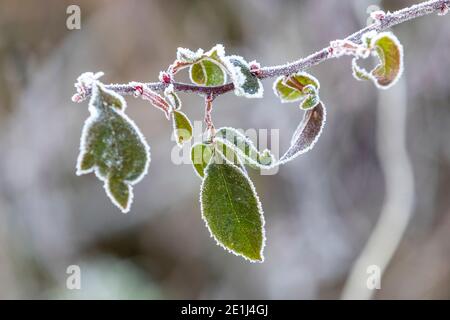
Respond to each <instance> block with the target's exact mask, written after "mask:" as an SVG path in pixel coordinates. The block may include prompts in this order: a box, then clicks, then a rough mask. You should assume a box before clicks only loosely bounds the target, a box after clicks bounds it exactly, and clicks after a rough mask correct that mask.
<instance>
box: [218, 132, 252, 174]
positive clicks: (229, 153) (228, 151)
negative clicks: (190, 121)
mask: <svg viewBox="0 0 450 320" xmlns="http://www.w3.org/2000/svg"><path fill="white" fill-rule="evenodd" d="M214 144H215V145H216V148H215V151H216V152H219V153H220V155H221V156H222V157H223V158H224V159H226V160H227V161H228V162H229V163H231V164H234V165H235V166H237V167H239V169H241V170H242V171H243V172H244V173H247V171H246V170H245V167H244V164H243V163H242V160H241V158H240V157H239V156H238V154H237V153H236V152H235V151H234V149H233V148H231V147H230V146H228V145H227V144H225V143H223V142H222V141H221V140H220V139H217V140H215V141H214Z"/></svg>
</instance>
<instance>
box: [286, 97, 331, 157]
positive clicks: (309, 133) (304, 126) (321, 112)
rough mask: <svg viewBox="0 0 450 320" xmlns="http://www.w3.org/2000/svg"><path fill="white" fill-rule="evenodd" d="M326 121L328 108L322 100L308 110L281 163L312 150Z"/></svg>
mask: <svg viewBox="0 0 450 320" xmlns="http://www.w3.org/2000/svg"><path fill="white" fill-rule="evenodd" d="M325 121H326V109H325V106H324V105H323V103H322V102H320V103H319V104H318V105H317V106H316V107H315V108H314V109H310V110H308V111H306V112H305V115H304V116H303V120H302V121H301V122H300V124H299V126H298V127H297V129H296V130H295V132H294V134H293V135H292V139H291V145H290V147H289V149H288V150H287V151H286V153H285V154H284V155H283V156H282V157H281V158H280V161H279V163H280V164H284V163H286V162H289V161H291V160H293V159H294V158H296V157H298V156H299V155H301V154H304V153H306V152H308V151H309V150H311V149H312V148H313V147H314V145H315V143H316V142H317V140H318V139H319V137H320V135H321V134H322V131H323V127H324V125H325Z"/></svg>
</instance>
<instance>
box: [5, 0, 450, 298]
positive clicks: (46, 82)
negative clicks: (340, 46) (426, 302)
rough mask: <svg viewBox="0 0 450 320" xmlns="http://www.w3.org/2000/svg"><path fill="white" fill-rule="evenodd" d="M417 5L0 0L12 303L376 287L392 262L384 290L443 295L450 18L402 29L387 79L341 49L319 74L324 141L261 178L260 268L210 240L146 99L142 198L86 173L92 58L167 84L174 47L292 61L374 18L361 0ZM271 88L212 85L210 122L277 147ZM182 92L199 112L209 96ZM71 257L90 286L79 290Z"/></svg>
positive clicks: (353, 293)
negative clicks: (216, 93) (368, 73)
mask: <svg viewBox="0 0 450 320" xmlns="http://www.w3.org/2000/svg"><path fill="white" fill-rule="evenodd" d="M417 2H418V1H409V0H408V1H407V0H395V1H382V2H377V1H376V0H374V1H366V0H357V1H356V0H354V1H350V0H345V1H334V0H320V1H312V0H305V1H293V0H292V1H279V0H246V1H238V0H216V1H206V0H202V1H200V0H194V1H181V0H180V1H174V0H171V1H156V0H154V1H137V0H135V1H95V2H94V1H71V2H67V1H59V0H46V1H31V0H28V1H13V0H1V1H0V298H3V299H11V298H25V299H29V298H43V299H55V298H57V299H60V298H63V299H65V298H68V299H71V298H125V299H128V298H146V299H201V298H204V299H220V298H223V299H339V298H346V297H354V298H367V297H368V293H367V291H368V290H367V289H365V285H366V279H367V276H368V275H367V274H366V268H367V266H368V265H372V264H375V265H380V266H381V267H383V266H384V265H387V268H386V271H385V273H384V276H383V279H382V281H381V290H376V292H371V293H369V295H370V294H373V297H374V298H375V299H400V298H406V299H410V298H419V299H433V298H434V299H448V298H450V197H449V191H450V139H449V137H450V59H449V52H450V18H449V16H446V17H438V16H436V15H431V16H427V17H424V18H420V19H417V20H415V21H413V22H409V23H405V24H402V25H400V26H398V27H395V28H394V31H395V33H396V35H397V36H398V37H399V38H400V40H401V42H402V43H403V44H404V47H405V51H406V57H405V65H406V70H405V74H404V77H403V80H402V81H401V82H399V84H398V85H397V86H396V87H395V88H393V89H391V90H388V91H384V92H380V91H378V90H376V89H375V87H374V86H373V85H371V84H370V83H362V82H357V81H355V80H354V79H353V78H352V75H351V70H350V62H351V59H350V58H348V57H344V58H342V59H340V60H334V61H328V62H326V63H323V64H321V65H320V66H317V67H314V68H313V69H312V70H310V71H311V72H312V73H313V74H314V75H315V76H317V77H318V78H319V79H320V80H321V84H322V86H321V87H322V89H321V96H322V99H323V100H324V101H325V103H326V105H327V107H328V125H327V127H326V128H325V131H324V133H323V135H322V137H321V139H320V141H319V143H318V144H317V146H316V147H315V149H314V150H313V151H312V152H310V153H308V154H306V155H304V156H302V157H300V158H298V159H297V160H296V161H294V162H292V163H290V164H289V165H287V166H284V167H282V168H281V169H280V171H279V172H278V174H276V175H274V176H263V175H260V174H258V173H257V172H256V173H255V172H253V173H252V174H251V175H252V179H253V181H254V182H255V186H256V189H257V190H258V193H259V195H260V197H261V199H262V203H263V206H264V209H265V217H266V231H267V233H266V234H267V238H268V240H267V246H266V249H265V256H266V261H265V262H264V263H263V264H249V263H247V262H245V261H244V260H243V259H241V258H239V257H236V256H233V255H230V254H228V253H227V252H225V251H224V250H223V249H221V248H220V247H218V246H216V244H215V242H214V241H213V239H211V238H210V236H209V233H208V231H207V229H206V228H205V225H204V222H203V221H202V219H201V217H200V206H199V201H198V194H199V186H200V180H199V179H198V178H197V177H196V176H195V174H194V172H193V170H192V168H191V167H190V166H189V165H179V166H177V165H174V164H173V163H172V162H171V152H172V151H173V147H174V142H173V140H171V139H170V136H171V126H170V123H168V122H167V121H166V120H165V118H164V117H163V115H162V114H161V113H160V111H158V110H156V109H154V108H152V107H151V106H150V105H149V104H147V103H146V102H144V101H141V100H138V99H134V98H132V97H127V101H128V102H129V109H128V114H129V115H130V117H131V118H133V119H135V121H136V123H137V124H138V126H139V127H140V128H141V130H142V131H143V133H144V135H145V136H146V138H147V141H148V142H149V144H150V145H151V148H152V163H151V166H150V170H149V173H148V175H147V176H146V177H145V179H144V180H143V181H142V182H140V183H139V184H138V185H137V186H136V187H135V201H134V203H133V207H132V210H131V212H130V213H128V214H126V215H124V214H122V213H121V212H120V211H119V210H118V209H117V208H115V207H114V206H113V205H112V204H111V203H110V201H109V200H108V199H107V197H106V195H105V193H104V190H103V187H102V184H101V182H99V181H98V180H97V179H96V177H95V176H94V175H88V176H83V177H77V176H76V175H75V163H76V158H77V154H78V147H79V137H80V133H81V128H82V125H83V122H84V120H85V119H86V118H87V117H88V111H87V105H86V103H83V104H74V103H72V102H71V101H70V97H71V95H72V94H73V93H74V87H73V83H74V81H75V79H76V78H77V76H78V75H79V74H81V73H82V72H85V71H99V70H102V71H104V72H105V76H104V77H103V81H104V82H107V83H110V82H122V83H126V82H128V81H131V80H136V81H155V80H156V79H157V75H158V72H159V71H160V70H163V69H165V68H166V67H167V66H168V65H169V64H170V63H171V62H172V61H173V59H174V58H175V52H176V48H177V47H179V46H182V47H187V48H192V49H196V48H198V47H202V48H205V49H209V48H210V47H212V46H213V45H214V44H216V43H222V44H224V45H225V47H226V50H227V53H229V54H240V55H242V56H244V57H245V58H246V59H247V60H253V59H257V60H258V61H259V62H260V63H261V64H262V65H272V64H279V63H284V62H286V61H292V60H295V59H296V58H298V57H301V56H305V55H307V54H309V53H311V52H314V51H315V50H318V49H320V48H322V47H324V46H326V45H327V44H328V42H329V41H330V40H333V39H340V38H343V37H345V36H347V35H348V34H350V33H352V32H353V31H356V30H358V29H360V28H362V27H363V26H365V25H366V20H367V14H366V9H367V7H368V6H369V5H373V4H376V5H379V6H380V7H382V8H384V9H385V10H391V11H392V10H396V9H399V8H401V7H404V6H408V5H412V4H414V3H417ZM70 4H77V5H79V6H80V8H81V30H68V29H67V28H66V19H67V14H66V8H67V6H68V5H70ZM264 83H265V87H266V93H265V97H264V99H260V100H249V99H243V98H238V97H235V96H234V95H232V94H228V95H225V96H222V97H220V98H219V99H217V101H216V104H215V108H214V119H215V123H216V125H217V126H223V125H227V126H234V127H237V128H243V129H247V128H261V129H270V128H274V129H280V143H281V148H282V149H285V148H286V147H288V144H289V140H290V135H291V134H292V132H293V130H294V129H295V127H296V126H297V124H298V122H299V121H300V119H301V117H302V112H301V111H300V110H298V108H297V107H296V106H295V104H292V105H286V104H283V105H282V104H281V103H279V101H278V100H277V98H276V97H275V96H274V95H273V94H272V91H271V82H270V81H265V82H264ZM181 96H182V99H183V101H184V111H185V112H186V113H188V114H189V116H190V117H191V119H198V120H200V119H201V118H202V115H203V102H202V100H201V98H199V97H197V96H194V95H187V94H182V95H181ZM403 231H404V232H403ZM369 239H370V240H369ZM397 242H399V243H398V248H397ZM391 256H392V259H391ZM74 264H75V265H79V266H80V268H81V283H82V289H81V290H74V291H70V290H67V289H66V278H67V276H68V275H67V274H66V269H67V267H68V266H69V265H74Z"/></svg>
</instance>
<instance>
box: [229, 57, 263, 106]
mask: <svg viewBox="0 0 450 320" xmlns="http://www.w3.org/2000/svg"><path fill="white" fill-rule="evenodd" d="M224 62H225V65H226V68H227V70H228V71H229V72H230V76H231V80H232V81H233V84H234V93H235V94H236V95H237V96H244V97H246V98H261V97H262V96H263V92H264V88H263V85H262V83H261V81H260V80H259V79H258V77H256V76H255V75H253V74H252V72H251V71H250V66H249V65H248V63H247V61H245V60H244V58H242V57H240V56H229V57H227V58H226V59H225V61H224Z"/></svg>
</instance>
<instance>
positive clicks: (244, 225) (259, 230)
mask: <svg viewBox="0 0 450 320" xmlns="http://www.w3.org/2000/svg"><path fill="white" fill-rule="evenodd" d="M220 157H222V156H221V155H220V154H219V153H216V156H215V158H213V160H212V161H211V162H210V163H209V164H208V166H207V167H206V175H205V178H204V180H203V183H202V186H201V193H200V202H201V208H202V216H203V218H204V220H205V222H206V225H207V227H208V229H209V231H210V232H211V235H212V236H213V237H214V238H215V239H216V240H217V243H218V244H219V245H221V246H223V247H224V248H225V249H227V250H229V251H231V252H232V253H234V254H236V255H240V256H242V257H244V258H246V259H248V260H250V261H252V262H263V260H264V257H263V249H264V243H265V237H264V218H263V212H262V208H261V203H260V202H259V199H258V196H257V194H256V191H255V188H254V186H253V184H252V182H251V181H250V179H249V178H248V177H247V176H246V175H245V174H244V172H243V171H242V170H240V169H239V168H238V167H236V166H235V165H233V164H230V163H228V162H227V161H226V160H225V159H223V157H222V158H220ZM215 160H216V161H215Z"/></svg>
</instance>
